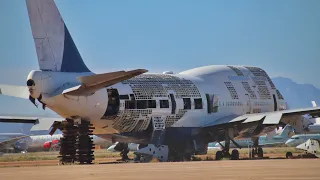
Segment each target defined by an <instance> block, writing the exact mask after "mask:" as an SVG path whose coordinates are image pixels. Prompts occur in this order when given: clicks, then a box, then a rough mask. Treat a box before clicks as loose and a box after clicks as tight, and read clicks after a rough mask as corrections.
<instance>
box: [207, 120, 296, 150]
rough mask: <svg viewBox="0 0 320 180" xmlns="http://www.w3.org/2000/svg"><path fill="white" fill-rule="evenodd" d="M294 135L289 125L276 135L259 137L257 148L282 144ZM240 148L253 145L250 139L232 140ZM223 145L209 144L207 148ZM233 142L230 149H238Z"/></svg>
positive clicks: (221, 143) (221, 145)
mask: <svg viewBox="0 0 320 180" xmlns="http://www.w3.org/2000/svg"><path fill="white" fill-rule="evenodd" d="M293 135H294V129H293V127H291V126H290V125H287V126H285V127H284V128H283V130H282V132H281V133H280V134H278V135H275V136H272V137H268V136H267V135H264V136H259V146H275V145H282V144H284V143H285V142H286V141H287V140H288V139H289V138H290V137H291V136H293ZM234 141H235V142H236V143H237V145H238V146H240V147H241V148H246V147H248V146H249V145H250V146H252V145H253V141H252V140H251V138H243V139H235V140H234ZM224 145H225V142H224V141H222V142H220V143H209V145H208V146H209V147H217V148H221V147H223V146H224ZM237 145H235V144H234V143H233V142H230V148H239V147H238V146H237Z"/></svg>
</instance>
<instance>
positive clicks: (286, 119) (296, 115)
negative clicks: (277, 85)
mask: <svg viewBox="0 0 320 180" xmlns="http://www.w3.org/2000/svg"><path fill="white" fill-rule="evenodd" d="M305 114H309V115H311V116H312V117H318V116H320V107H312V108H302V109H293V110H283V111H274V112H266V113H255V114H245V115H242V116H237V117H236V115H230V116H225V117H222V118H220V119H217V120H215V121H212V122H210V123H208V124H206V125H205V127H212V126H217V125H223V124H229V123H231V124H232V123H242V124H246V123H251V122H258V121H262V124H265V125H277V124H279V123H280V121H281V122H283V123H285V124H290V125H292V126H293V127H295V130H296V131H298V132H299V131H302V129H303V128H304V127H303V126H304V125H303V124H302V123H303V122H302V120H301V117H300V116H301V115H305ZM300 126H301V127H300Z"/></svg>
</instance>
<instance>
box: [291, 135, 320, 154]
mask: <svg viewBox="0 0 320 180" xmlns="http://www.w3.org/2000/svg"><path fill="white" fill-rule="evenodd" d="M296 148H297V149H301V150H304V151H306V152H307V153H309V154H313V155H315V156H316V157H318V158H320V140H319V139H308V140H307V141H306V142H304V143H302V144H300V145H298V146H297V147H296Z"/></svg>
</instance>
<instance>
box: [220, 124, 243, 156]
mask: <svg viewBox="0 0 320 180" xmlns="http://www.w3.org/2000/svg"><path fill="white" fill-rule="evenodd" d="M230 135H232V131H229V130H228V131H226V133H225V141H224V142H225V145H224V146H223V145H222V144H220V142H219V144H220V146H221V147H222V151H217V152H216V160H221V159H223V158H228V159H231V160H238V159H239V151H238V150H237V149H233V150H232V152H231V155H230V153H229V150H230V141H232V142H233V143H234V144H235V145H236V146H237V147H238V148H240V149H241V147H240V146H239V145H238V144H237V143H236V142H235V141H234V140H233V139H232V138H230Z"/></svg>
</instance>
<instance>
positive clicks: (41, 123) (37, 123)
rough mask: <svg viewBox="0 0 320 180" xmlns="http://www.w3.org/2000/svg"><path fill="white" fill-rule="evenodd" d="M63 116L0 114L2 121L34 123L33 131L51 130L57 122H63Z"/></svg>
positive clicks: (0, 120)
mask: <svg viewBox="0 0 320 180" xmlns="http://www.w3.org/2000/svg"><path fill="white" fill-rule="evenodd" d="M63 120H64V118H61V117H24V116H0V122H4V123H29V124H34V125H33V126H32V128H31V131H40V130H49V129H50V128H51V126H52V125H53V124H54V123H55V122H61V121H63Z"/></svg>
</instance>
